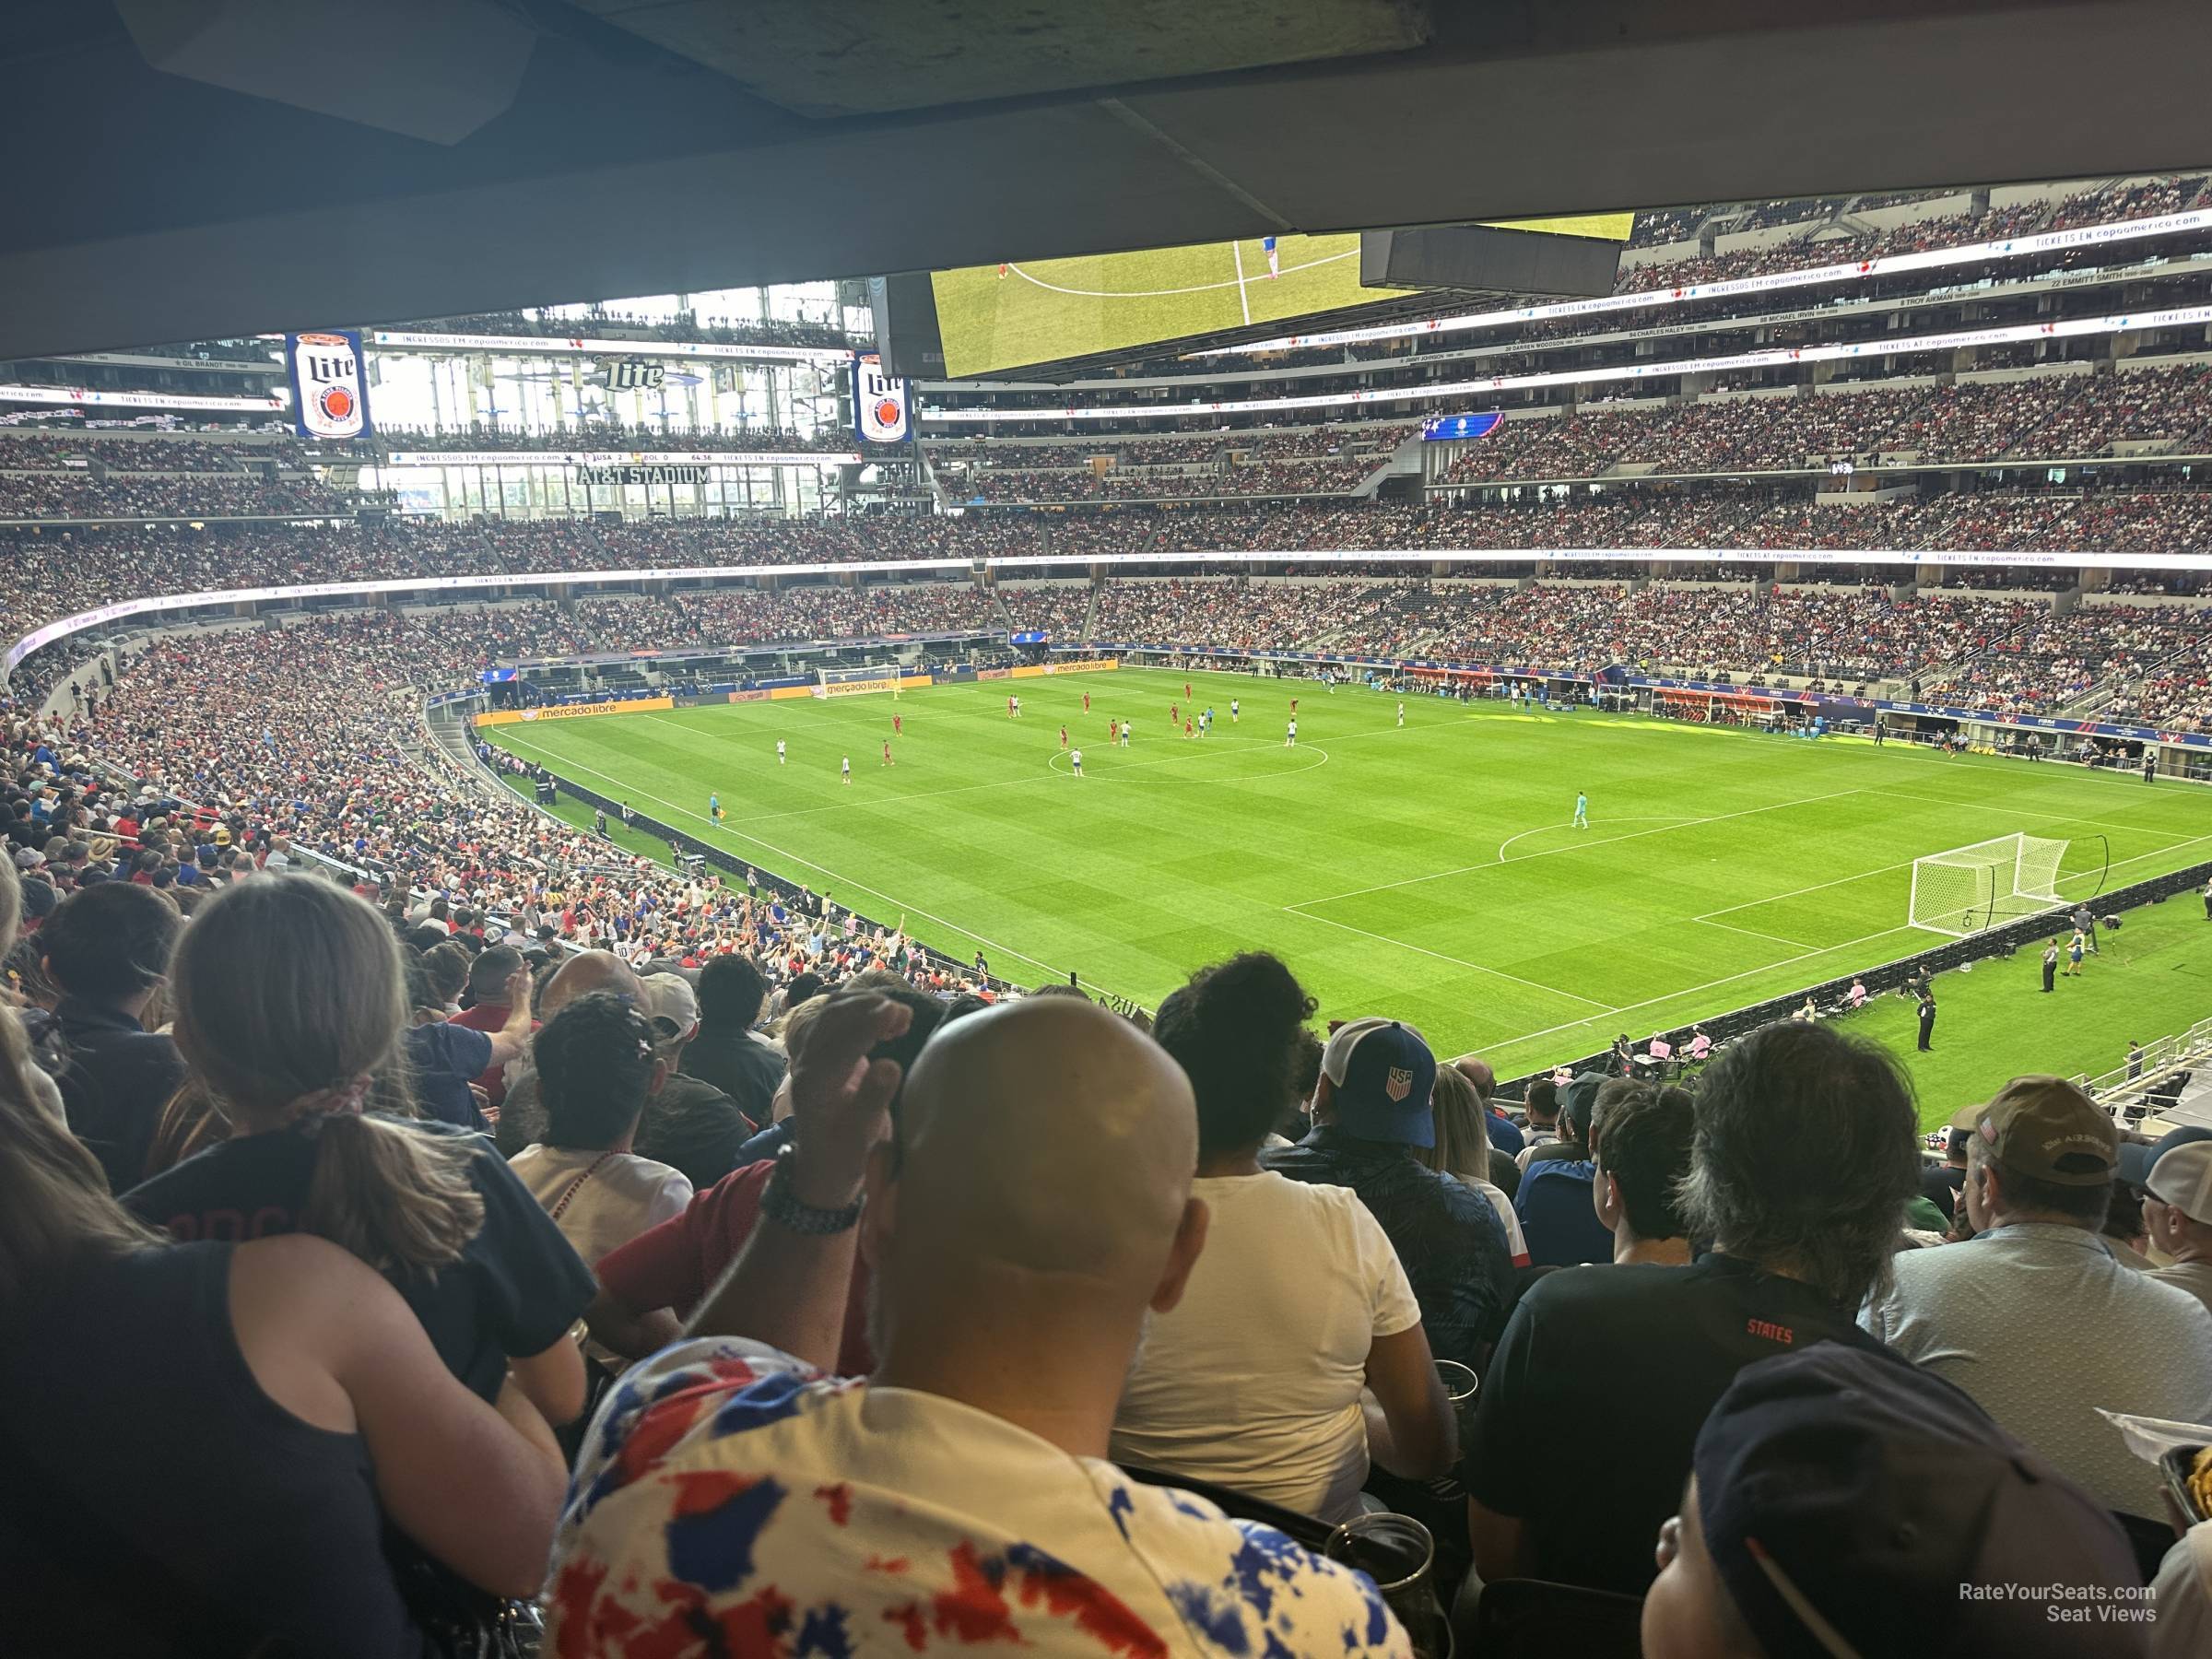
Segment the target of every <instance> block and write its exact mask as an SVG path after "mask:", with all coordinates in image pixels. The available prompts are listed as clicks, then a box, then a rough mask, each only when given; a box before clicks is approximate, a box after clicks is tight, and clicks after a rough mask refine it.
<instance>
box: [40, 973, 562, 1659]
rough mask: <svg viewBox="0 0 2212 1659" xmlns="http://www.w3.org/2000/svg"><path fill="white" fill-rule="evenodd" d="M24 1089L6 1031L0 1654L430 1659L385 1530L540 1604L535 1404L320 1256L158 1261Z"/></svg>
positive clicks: (542, 1541) (391, 1298) (543, 1457)
mask: <svg viewBox="0 0 2212 1659" xmlns="http://www.w3.org/2000/svg"><path fill="white" fill-rule="evenodd" d="M393 1000H394V1004H395V1005H396V1000H397V998H396V994H394V999H393ZM394 1012H395V1013H396V1007H394ZM24 1065H25V1059H24V1052H23V1046H22V1041H21V1036H20V1033H18V1032H17V1031H15V1030H14V1028H13V1027H12V1025H11V1026H6V1027H0V1315H4V1316H5V1317H6V1323H7V1329H8V1337H9V1340H8V1342H7V1345H6V1351H5V1353H4V1354H0V1405H4V1406H5V1408H6V1421H7V1423H8V1424H9V1425H11V1428H10V1430H8V1431H7V1432H6V1443H7V1452H6V1455H7V1467H8V1477H7V1487H8V1502H7V1503H6V1505H5V1506H0V1577H4V1578H5V1580H6V1583H7V1586H8V1589H7V1594H6V1598H5V1601H4V1602H0V1646H4V1647H6V1649H7V1651H9V1652H10V1653H182V1652H188V1651H189V1652H199V1653H249V1652H252V1653H273V1652H278V1651H282V1652H288V1653H323V1654H333V1655H343V1656H347V1659H352V1656H357V1655H358V1656H359V1659H371V1656H376V1659H381V1656H382V1655H386V1654H391V1653H408V1652H417V1651H420V1650H421V1649H422V1647H423V1645H424V1642H425V1632H424V1631H423V1630H421V1629H420V1628H419V1627H418V1626H417V1624H416V1623H415V1620H414V1618H412V1617H411V1616H410V1615H409V1612H408V1610H407V1607H406V1605H405V1604H404V1602H403V1600H402V1597H401V1594H400V1591H399V1588H398V1586H397V1584H395V1583H394V1580H393V1575H392V1571H391V1569H390V1568H389V1567H387V1566H386V1565H385V1555H384V1548H383V1540H382V1536H380V1535H381V1534H382V1530H383V1528H384V1527H385V1526H386V1525H389V1526H391V1527H393V1528H394V1529H396V1530H397V1532H398V1533H399V1534H401V1535H404V1536H405V1537H406V1539H408V1540H410V1541H411V1542H412V1544H413V1545H414V1546H416V1547H419V1548H420V1549H421V1550H423V1551H425V1552H427V1553H428V1555H429V1557H430V1558H431V1559H433V1560H435V1561H437V1562H440V1563H441V1564H442V1565H443V1567H444V1568H445V1569H447V1570H449V1571H452V1572H453V1573H454V1574H456V1575H458V1576H459V1577H460V1578H462V1579H464V1580H465V1581H467V1582H469V1583H474V1584H476V1585H477V1586H479V1587H480V1588H482V1589H483V1590H487V1591H489V1592H492V1593H494V1594H501V1595H512V1596H530V1595H534V1594H536V1592H537V1589H538V1586H539V1583H540V1582H541V1580H542V1579H543V1577H544V1572H545V1560H546V1554H547V1547H548V1545H549V1543H550V1540H551V1537H552V1530H553V1522H554V1517H555V1515H556V1513H557V1512H558V1511H559V1506H560V1500H561V1493H562V1488H563V1485H564V1470H563V1467H562V1464H561V1458H560V1453H559V1448H558V1447H557V1446H556V1445H555V1444H554V1443H553V1438H552V1436H551V1435H550V1434H549V1433H548V1432H547V1428H546V1425H545V1422H544V1420H543V1419H542V1418H539V1417H538V1416H537V1414H536V1413H535V1411H534V1410H533V1409H532V1407H531V1406H530V1404H529V1402H528V1401H527V1400H525V1399H524V1398H522V1397H521V1395H520V1394H519V1392H518V1391H517V1390H515V1389H514V1388H512V1386H510V1387H507V1388H504V1389H502V1390H501V1391H500V1394H499V1398H498V1403H497V1404H498V1408H497V1409H496V1410H495V1409H494V1408H493V1406H490V1405H487V1404H486V1403H484V1402H483V1401H481V1400H478V1399H474V1398H472V1397H470V1394H469V1393H468V1391H467V1390H465V1388H463V1387H462V1386H461V1385H460V1384H459V1383H458V1382H455V1381H454V1380H453V1378H452V1377H451V1376H449V1375H447V1374H446V1371H445V1368H444V1367H443V1366H442V1365H441V1363H440V1360H439V1357H438V1355H437V1354H436V1352H435V1351H434V1350H433V1349H432V1347H431V1346H430V1343H429V1339H428V1338H427V1337H426V1336H425V1335H424V1334H423V1331H422V1328H421V1326H420V1325H418V1324H417V1323H416V1320H415V1316H414V1315H413V1313H411V1312H409V1311H408V1309H407V1306H406V1303H405V1302H403V1301H402V1300H400V1298H399V1297H398V1296H397V1295H396V1294H395V1293H394V1291H393V1290H392V1289H391V1288H389V1287H388V1286H386V1285H385V1284H383V1283H382V1281H381V1280H380V1279H379V1278H378V1277H377V1276H376V1275H375V1274H374V1273H372V1272H371V1271H370V1270H369V1269H368V1268H366V1267H364V1266H363V1265H361V1264H360V1263H359V1262H357V1261H355V1260H354V1259H353V1258H352V1257H351V1256H350V1255H348V1254H347V1253H346V1252H345V1251H343V1250H341V1249H339V1248H337V1247H336V1246H335V1245H333V1244H329V1243H326V1242H324V1241H322V1240H320V1239H312V1238H304V1237H293V1238H279V1239H264V1240H260V1241H253V1242H237V1243H233V1242H228V1241H206V1242H200V1243H190V1244H172V1243H171V1241H169V1239H168V1238H167V1237H166V1236H165V1235H163V1234H161V1233H159V1232H156V1231H154V1230H152V1229H150V1228H147V1226H145V1225H144V1224H143V1223H142V1222H140V1221H138V1220H137V1219H135V1218H133V1217H132V1216H131V1215H129V1214H128V1213H127V1212H126V1211H124V1209H123V1208H122V1207H121V1206H119V1205H117V1203H116V1202H115V1201H114V1199H112V1198H111V1197H110V1196H109V1195H108V1192H107V1182H106V1179H105V1175H104V1172H103V1171H101V1169H100V1165H99V1163H98V1162H97V1160H96V1159H94V1158H93V1157H92V1155H91V1153H90V1152H89V1151H88V1149H87V1148H86V1147H84V1146H82V1145H81V1144H80V1143H78V1142H76V1140H74V1139H72V1138H71V1137H70V1136H69V1135H66V1134H65V1133H64V1132H63V1131H62V1129H61V1127H60V1126H59V1125H58V1124H55V1123H54V1122H53V1120H52V1119H51V1118H50V1117H49V1116H47V1115H46V1113H45V1112H43V1110H41V1109H40V1108H38V1107H36V1106H34V1105H33V1104H32V1102H31V1100H30V1099H29V1092H28V1090H27V1088H25V1086H24V1080H23V1077H22V1073H23V1069H24ZM149 1355H159V1387H158V1388H154V1389H150V1390H149V1389H148V1387H147V1357H148V1356H149ZM501 1418H505V1421H502V1420H501ZM68 1425H80V1426H83V1427H85V1428H87V1429H88V1430H94V1431H88V1432H84V1433H72V1432H64V1431H62V1430H64V1429H65V1427H66V1426H68Z"/></svg>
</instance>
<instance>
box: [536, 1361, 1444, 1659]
mask: <svg viewBox="0 0 2212 1659" xmlns="http://www.w3.org/2000/svg"><path fill="white" fill-rule="evenodd" d="M551 1601H552V1608H551V1619H550V1625H549V1629H548V1631H547V1644H546V1650H545V1651H546V1652H547V1653H548V1654H552V1655H557V1656H559V1659H582V1656H583V1655H592V1654H607V1653H622V1654H652V1655H654V1656H655V1659H677V1656H678V1655H685V1654H694V1653H697V1654H706V1653H734V1654H758V1655H763V1656H769V1655H772V1656H775V1659H856V1656H857V1655H862V1654H871V1653H880V1654H901V1655H904V1654H917V1653H919V1654H930V1653H953V1652H956V1651H966V1650H968V1649H971V1648H1017V1649H1020V1650H1022V1651H1024V1652H1026V1653H1037V1654H1045V1655H1053V1654H1083V1655H1094V1654H1095V1655H1105V1656H1110V1659H1149V1656H1152V1655H1161V1656H1165V1655H1171V1654H1172V1655H1193V1656H1201V1659H1215V1656H1217V1655H1237V1656H1238V1659H1309V1656H1312V1659H1320V1656H1324V1655H1325V1656H1326V1659H1344V1656H1345V1655H1347V1654H1352V1653H1359V1654H1383V1655H1400V1656H1409V1655H1410V1653H1411V1651H1412V1650H1411V1648H1410V1646H1409V1644H1408V1643H1407V1641H1406V1634H1405V1632H1404V1630H1402V1629H1400V1627H1399V1625H1398V1623H1397V1621H1396V1620H1395V1619H1394V1618H1392V1616H1391V1614H1390V1612H1389V1610H1388V1609H1387V1608H1386V1607H1385V1606H1383V1604H1382V1598H1381V1597H1380V1596H1379V1595H1378V1594H1376V1591H1375V1587H1374V1584H1373V1583H1372V1582H1371V1580H1370V1579H1369V1578H1368V1577H1367V1575H1366V1574H1365V1573H1362V1572H1358V1571H1353V1570H1352V1569H1350V1568H1347V1567H1342V1566H1339V1565H1337V1564H1336V1563H1335V1562H1332V1561H1327V1560H1324V1559H1320V1558H1318V1557H1316V1556H1314V1555H1312V1554H1311V1553H1309V1552H1308V1551H1307V1550H1306V1549H1304V1548H1303V1547H1300V1545H1298V1544H1296V1543H1295V1542H1293V1541H1292V1540H1291V1539H1289V1538H1288V1537H1286V1536H1284V1535H1282V1534H1281V1533H1279V1532H1277V1531H1276V1530H1275V1529H1274V1528H1272V1527H1267V1526H1262V1525H1259V1524H1256V1523H1252V1522H1245V1521H1232V1520H1230V1519H1229V1518H1228V1517H1226V1516H1224V1515H1223V1514H1222V1513H1221V1512H1220V1511H1219V1510H1218V1509H1217V1508H1216V1507H1215V1506H1214V1505H1212V1504H1211V1503H1208V1502H1206V1500H1203V1499H1200V1498H1196V1497H1194V1496H1193V1495H1191V1494H1190V1493H1187V1492H1179V1491H1174V1490H1171V1489H1169V1488H1161V1487H1153V1486H1146V1485H1142V1484H1140V1483H1138V1482H1135V1481H1133V1480H1131V1479H1130V1478H1129V1477H1127V1476H1125V1475H1124V1474H1123V1473H1122V1472H1121V1471H1120V1470H1119V1469H1117V1468H1115V1467H1114V1466H1113V1465H1112V1464H1110V1463H1106V1462H1103V1461H1101V1460H1099V1459H1096V1458H1086V1457H1075V1456H1071V1455H1070V1454H1069V1453H1065V1452H1064V1451H1062V1450H1061V1449H1060V1448H1058V1447H1057V1446H1054V1445H1053V1444H1052V1443H1050V1442H1049V1441H1043V1440H1041V1439H1039V1438H1038V1437H1037V1436H1035V1435H1033V1434H1030V1432H1029V1431H1028V1430H1024V1429H1019V1428H1017V1427H1016V1426H1015V1425H1013V1424H1011V1423H1008V1422H1006V1420H1005V1419H1003V1418H996V1417H993V1416H991V1415H990V1414H988V1413H986V1412H982V1411H978V1410H976V1409H974V1408H973V1407H971V1406H964V1405H962V1404H960V1403H959V1401H957V1400H950V1399H947V1398H945V1397H943V1396H942V1395H937V1394H924V1393H921V1392H919V1391H917V1390H913V1389H904V1388H881V1387H871V1386H869V1385H868V1384H867V1383H865V1382H858V1381H850V1382H841V1381H837V1380H834V1379H830V1378H825V1377H822V1376H820V1375H819V1374H818V1373H817V1372H816V1371H812V1370H811V1369H809V1368H807V1367H806V1366H804V1365H802V1364H801V1363H800V1362H799V1361H797V1360H795V1359H792V1358H791V1357H790V1356H789V1355H787V1354H783V1353H780V1352H778V1351H777V1350H775V1349H773V1348H770V1347H763V1346H761V1345H760V1344H758V1343H752V1342H743V1341H734V1340H724V1339H718V1340H710V1341H700V1342H690V1343H685V1344H681V1345H679V1346H677V1347H672V1348H667V1349H665V1350H663V1351H662V1352H661V1353H660V1354H658V1355H656V1356H654V1357H653V1359H649V1360H647V1361H646V1362H645V1363H643V1364H642V1365H640V1366H639V1367H637V1368H636V1369H635V1370H633V1371H630V1372H629V1374H628V1375H627V1376H626V1377H625V1378H624V1379H623V1381H622V1383H621V1385H620V1386H619V1387H618V1389H617V1390H616V1391H615V1393H614V1394H613V1395H612V1397H610V1398H609V1400H608V1401H607V1403H606V1406H604V1407H603V1408H602V1409H601V1411H600V1413H599V1416H598V1418H597V1419H596V1420H595V1421H594V1424H593V1427H592V1431H591V1434H590V1437H589V1439H588V1441H587V1443H586V1445H585V1448H584V1451H583V1453H582V1458H581V1460H580V1462H579V1465H578V1467H577V1470H576V1476H575V1482H574V1485H573V1487H572V1488H571V1493H570V1499H569V1504H568V1508H567V1510H566V1512H564V1514H563V1515H562V1517H561V1524H560V1532H559V1537H558V1539H557V1540H556V1543H555V1555H554V1578H553V1589H552V1597H551Z"/></svg>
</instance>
